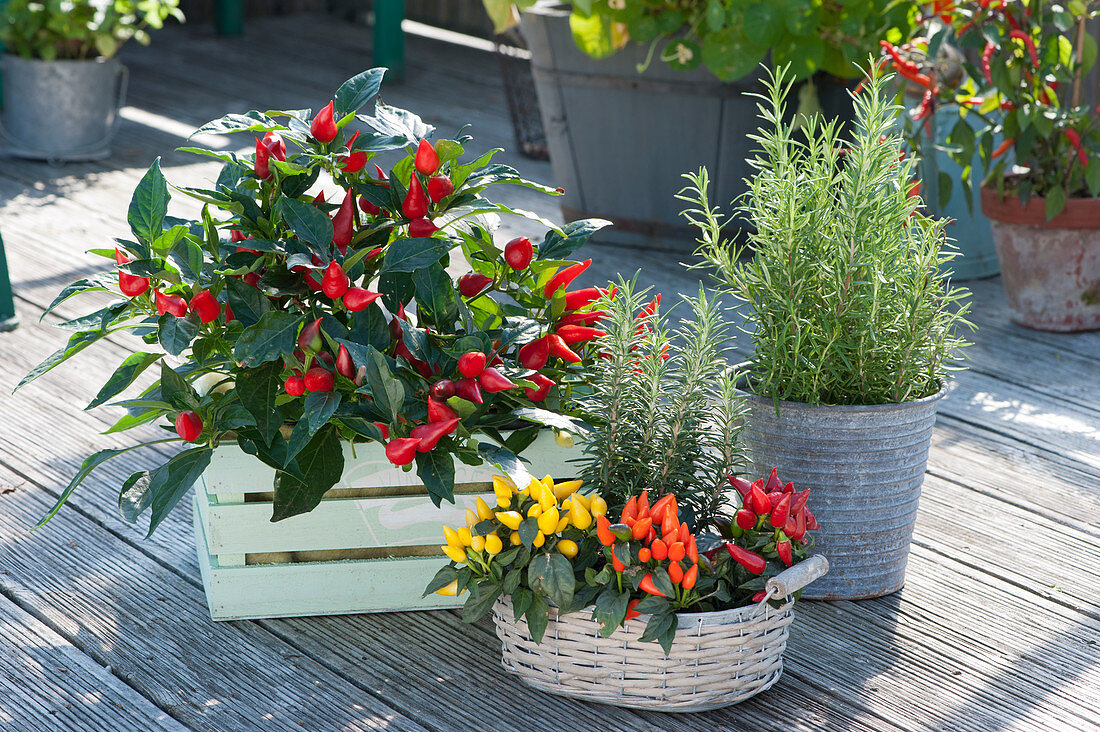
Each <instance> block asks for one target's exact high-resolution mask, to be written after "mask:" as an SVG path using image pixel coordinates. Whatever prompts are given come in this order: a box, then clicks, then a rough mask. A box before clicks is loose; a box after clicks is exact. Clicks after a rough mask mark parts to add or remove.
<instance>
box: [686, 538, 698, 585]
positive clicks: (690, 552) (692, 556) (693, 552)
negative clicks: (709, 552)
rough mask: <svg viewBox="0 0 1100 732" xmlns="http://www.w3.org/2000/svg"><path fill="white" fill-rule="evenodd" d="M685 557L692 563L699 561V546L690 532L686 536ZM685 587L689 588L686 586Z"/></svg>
mask: <svg viewBox="0 0 1100 732" xmlns="http://www.w3.org/2000/svg"><path fill="white" fill-rule="evenodd" d="M687 558H688V561H689V562H691V563H692V564H698V563H699V547H698V546H697V545H696V543H695V535H694V534H692V535H691V536H689V537H688V543H687ZM687 589H689V590H690V589H691V588H690V587H688V588H687Z"/></svg>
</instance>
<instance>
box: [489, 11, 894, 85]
mask: <svg viewBox="0 0 1100 732" xmlns="http://www.w3.org/2000/svg"><path fill="white" fill-rule="evenodd" d="M535 2H536V0H518V1H517V0H485V8H486V10H487V11H488V13H489V15H490V17H492V18H493V20H494V23H495V24H496V28H497V32H501V31H503V30H505V29H506V28H508V27H509V26H511V25H514V24H515V23H516V21H517V19H518V11H519V10H522V9H524V8H529V7H531V6H532V5H534V4H535ZM572 6H573V12H572V15H571V16H570V19H569V23H570V25H571V26H572V28H573V39H574V41H576V44H577V46H578V47H579V48H580V49H581V50H582V51H584V52H585V53H586V54H588V55H589V56H592V57H593V58H604V57H607V56H610V55H612V54H614V53H615V52H616V51H618V50H620V49H622V48H623V47H624V46H626V45H627V44H629V43H639V44H642V45H644V46H647V47H648V59H649V61H647V62H646V63H647V65H648V63H649V62H650V61H651V60H652V59H653V58H655V57H656V58H659V59H660V60H661V61H662V62H663V63H665V64H667V65H668V67H669V68H672V69H676V70H679V71H690V70H691V69H695V68H698V67H699V66H700V65H703V66H705V67H706V68H707V69H708V70H709V71H710V72H711V73H713V74H714V75H715V76H717V77H718V78H719V79H722V80H724V81H732V80H734V79H739V78H741V77H744V76H747V75H748V74H750V73H751V72H752V71H754V70H755V69H756V68H757V66H758V65H759V64H760V62H761V61H763V60H764V58H765V57H766V56H768V54H769V52H770V55H771V58H772V60H773V61H774V62H775V63H777V64H780V65H784V64H786V65H789V66H790V67H791V68H792V69H793V71H794V73H795V75H796V76H797V77H798V78H800V79H801V78H806V77H809V76H811V75H812V74H813V73H814V72H817V71H825V72H827V73H830V74H833V75H834V76H839V77H841V78H853V77H855V76H856V75H857V74H858V71H857V64H861V63H863V62H864V61H866V59H867V55H868V53H870V52H871V51H872V50H873V49H872V47H871V45H872V44H874V43H876V42H877V41H878V39H880V38H883V37H885V36H887V35H891V36H895V37H901V36H902V35H905V34H908V32H909V28H910V23H911V19H910V12H909V7H908V6H907V4H906V3H898V2H893V1H892V0H868V1H867V2H861V3H820V2H811V1H810V0H791V1H789V2H784V3H777V2H775V1H774V0H733V1H731V0H651V1H649V2H639V1H636V0H573V2H572Z"/></svg>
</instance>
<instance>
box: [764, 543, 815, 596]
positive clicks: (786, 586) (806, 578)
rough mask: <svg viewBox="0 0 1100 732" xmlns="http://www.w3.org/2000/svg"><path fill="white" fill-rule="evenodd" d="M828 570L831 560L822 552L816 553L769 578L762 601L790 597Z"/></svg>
mask: <svg viewBox="0 0 1100 732" xmlns="http://www.w3.org/2000/svg"><path fill="white" fill-rule="evenodd" d="M828 571H829V560H828V559H826V558H825V557H824V556H823V555H821V554H815V555H813V556H812V557H809V558H808V559H806V560H805V561H802V562H799V563H798V564H796V565H794V566H793V567H789V568H787V569H785V570H783V571H782V572H780V573H779V574H777V575H776V576H774V577H772V578H771V579H769V580H768V582H767V584H766V585H765V588H766V594H765V596H764V599H763V600H761V601H760V602H767V601H768V600H773V599H775V598H777V597H789V596H790V595H793V594H794V593H796V592H798V591H799V590H801V589H802V588H803V587H805V586H806V585H808V584H810V583H811V582H813V581H814V580H815V579H817V578H818V577H822V576H824V574H825V573H826V572H828Z"/></svg>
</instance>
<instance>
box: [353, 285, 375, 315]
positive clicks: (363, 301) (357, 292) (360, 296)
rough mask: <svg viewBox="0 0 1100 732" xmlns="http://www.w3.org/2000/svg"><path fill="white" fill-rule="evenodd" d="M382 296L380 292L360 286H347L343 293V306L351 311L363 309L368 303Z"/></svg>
mask: <svg viewBox="0 0 1100 732" xmlns="http://www.w3.org/2000/svg"><path fill="white" fill-rule="evenodd" d="M380 297H382V293H380V292H371V291H370V290H365V289H363V288H362V287H349V288H348V291H347V292H345V293H344V307H346V308H347V309H348V310H350V311H351V312H353V313H357V312H359V311H360V310H365V309H366V308H367V306H368V305H370V304H371V303H372V302H374V301H375V300H377V299H378V298H380Z"/></svg>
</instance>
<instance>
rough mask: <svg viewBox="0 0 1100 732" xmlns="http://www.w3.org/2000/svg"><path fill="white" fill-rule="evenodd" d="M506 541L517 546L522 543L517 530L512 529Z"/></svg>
mask: <svg viewBox="0 0 1100 732" xmlns="http://www.w3.org/2000/svg"><path fill="white" fill-rule="evenodd" d="M508 543H509V544H511V545H512V546H519V545H520V544H522V543H523V542H522V541H520V539H519V532H518V531H513V532H512V535H511V536H509V537H508Z"/></svg>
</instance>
